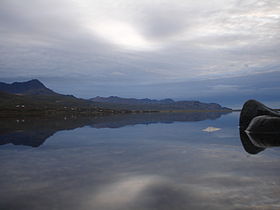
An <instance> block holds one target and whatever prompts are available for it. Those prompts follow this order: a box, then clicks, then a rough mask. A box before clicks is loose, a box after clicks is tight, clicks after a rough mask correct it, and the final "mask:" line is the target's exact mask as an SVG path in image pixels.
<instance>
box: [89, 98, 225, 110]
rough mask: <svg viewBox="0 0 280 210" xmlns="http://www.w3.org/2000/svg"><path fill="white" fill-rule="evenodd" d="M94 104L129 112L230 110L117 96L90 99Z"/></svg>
mask: <svg viewBox="0 0 280 210" xmlns="http://www.w3.org/2000/svg"><path fill="white" fill-rule="evenodd" d="M90 100H91V101H93V102H99V103H102V104H103V107H106V108H120V109H128V110H160V111H164V110H189V111H190V110H192V111H199V110H212V111H215V110H216V111H218V110H219V111H220V110H224V111H226V110H229V109H228V108H226V107H222V106H221V105H219V104H217V103H202V102H199V101H174V100H172V99H170V98H167V99H163V100H155V99H148V98H145V99H135V98H120V97H117V96H110V97H100V96H97V97H95V98H91V99H90Z"/></svg>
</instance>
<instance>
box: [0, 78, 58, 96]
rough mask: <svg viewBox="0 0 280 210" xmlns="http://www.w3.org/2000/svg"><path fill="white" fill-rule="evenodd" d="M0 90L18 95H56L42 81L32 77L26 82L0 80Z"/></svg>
mask: <svg viewBox="0 0 280 210" xmlns="http://www.w3.org/2000/svg"><path fill="white" fill-rule="evenodd" d="M0 91H2V92H6V93H12V94H19V95H21V94H22V95H57V94H58V93H55V92H54V91H52V90H51V89H49V88H47V87H46V86H45V85H44V84H43V83H42V82H40V81H39V80H37V79H33V80H30V81H27V82H14V83H12V84H7V83H4V82H0Z"/></svg>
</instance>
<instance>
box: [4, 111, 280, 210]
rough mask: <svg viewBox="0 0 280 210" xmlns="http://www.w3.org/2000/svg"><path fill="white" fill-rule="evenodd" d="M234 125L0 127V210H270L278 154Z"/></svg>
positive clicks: (128, 120)
mask: <svg viewBox="0 0 280 210" xmlns="http://www.w3.org/2000/svg"><path fill="white" fill-rule="evenodd" d="M238 120H239V113H238V112H233V113H229V114H221V113H173V114H156V113H154V114H134V115H117V116H104V117H95V118H77V117H75V116H70V117H69V116H67V117H63V118H59V117H57V118H56V119H36V118H33V119H26V118H25V119H24V118H18V119H2V120H0V126H1V128H0V160H1V161H0V198H1V199H0V209H3V210H10V209H12V210H15V209H16V210H18V209H20V210H21V209H23V210H55V209H59V210H64V209H65V210H72V209H73V210H91V209H92V210H156V209H160V210H184V209H188V210H191V209H213V210H217V209H218V210H219V209H222V210H225V209H240V210H241V209H242V210H244V209H280V149H279V147H268V148H265V146H264V147H261V148H259V147H256V146H254V145H252V143H250V142H248V138H243V139H242V141H241V139H240V134H239V128H238ZM208 127H214V128H219V129H220V130H218V129H212V132H205V131H203V129H206V128H208ZM208 130H209V129H208ZM210 131H211V129H210ZM243 145H244V146H245V147H243Z"/></svg>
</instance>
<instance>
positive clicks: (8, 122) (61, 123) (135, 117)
mask: <svg viewBox="0 0 280 210" xmlns="http://www.w3.org/2000/svg"><path fill="white" fill-rule="evenodd" d="M223 114H227V113H226V112H189V113H184V112H176V113H146V114H125V115H107V116H98V117H77V116H67V117H60V118H59V117H57V118H34V117H33V118H25V119H12V118H9V119H0V145H4V144H10V143H11V144H14V145H25V146H31V147H39V146H40V145H42V144H43V143H44V142H45V140H46V139H48V138H49V137H50V136H52V135H53V134H54V133H56V132H57V131H61V130H72V129H75V128H79V127H84V126H91V127H93V128H121V127H124V126H128V125H136V124H152V123H173V122H193V121H202V120H206V119H213V120H214V119H217V118H219V117H221V116H222V115H223Z"/></svg>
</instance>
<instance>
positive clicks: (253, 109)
mask: <svg viewBox="0 0 280 210" xmlns="http://www.w3.org/2000/svg"><path fill="white" fill-rule="evenodd" d="M261 115H268V116H272V117H280V114H279V113H278V112H276V111H274V110H272V109H270V108H268V107H266V106H265V105H263V104H262V103H260V102H258V101H256V100H249V101H247V102H246V103H245V104H244V105H243V108H242V110H241V113H240V118H239V126H240V128H241V129H243V130H245V129H246V128H247V127H248V126H249V124H250V122H251V121H252V119H253V118H255V117H257V116H261Z"/></svg>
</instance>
